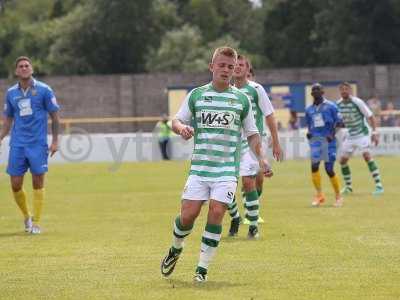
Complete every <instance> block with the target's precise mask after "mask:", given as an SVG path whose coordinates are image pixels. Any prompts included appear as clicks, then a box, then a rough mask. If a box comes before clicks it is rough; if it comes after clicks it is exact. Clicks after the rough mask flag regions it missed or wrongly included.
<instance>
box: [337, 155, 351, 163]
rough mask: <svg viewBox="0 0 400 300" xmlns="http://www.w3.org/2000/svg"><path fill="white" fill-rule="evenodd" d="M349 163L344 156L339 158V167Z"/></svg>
mask: <svg viewBox="0 0 400 300" xmlns="http://www.w3.org/2000/svg"><path fill="white" fill-rule="evenodd" d="M348 161H349V158H348V157H345V156H342V157H341V158H340V161H339V162H340V164H341V165H345V164H347V162H348Z"/></svg>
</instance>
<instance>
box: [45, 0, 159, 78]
mask: <svg viewBox="0 0 400 300" xmlns="http://www.w3.org/2000/svg"><path fill="white" fill-rule="evenodd" d="M152 3H153V1H152V0H140V1H139V0H136V1H128V2H127V1H123V0H115V1H108V0H91V1H88V2H87V3H85V4H84V5H80V6H78V7H77V8H76V9H75V10H74V11H73V12H71V13H70V14H68V15H67V16H66V17H65V18H63V20H61V21H60V22H59V23H58V26H57V29H56V30H55V43H54V45H53V46H52V48H51V53H50V56H49V58H50V60H51V63H52V66H53V71H54V72H56V73H80V74H82V73H94V72H95V73H102V74H110V73H128V72H133V73H135V72H141V71H143V70H144V57H145V55H146V53H147V49H148V47H149V44H150V43H151V42H152V39H154V35H153V34H154V30H155V29H154V27H153V23H152V7H153V6H152Z"/></svg>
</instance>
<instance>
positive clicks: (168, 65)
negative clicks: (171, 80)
mask: <svg viewBox="0 0 400 300" xmlns="http://www.w3.org/2000/svg"><path fill="white" fill-rule="evenodd" d="M239 44H240V43H239V41H236V40H235V39H233V38H232V37H231V36H230V35H225V36H222V37H221V38H219V39H216V40H214V41H212V42H209V43H207V42H205V41H204V38H203V37H202V34H201V32H200V30H199V29H198V28H197V27H193V26H190V25H188V24H186V25H184V26H183V27H182V28H181V29H176V30H172V31H169V32H167V33H166V34H165V36H164V37H163V38H162V41H161V45H160V47H159V48H158V49H152V50H151V51H150V55H149V56H148V57H147V65H146V66H147V70H148V71H173V72H178V71H183V72H202V71H206V70H207V69H208V64H209V62H210V58H211V56H212V54H213V51H214V50H215V49H216V48H217V47H221V46H230V47H233V48H235V49H239ZM239 50H240V49H239ZM240 51H241V50H240ZM242 53H245V52H244V51H242Z"/></svg>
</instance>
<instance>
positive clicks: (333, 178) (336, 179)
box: [329, 174, 340, 195]
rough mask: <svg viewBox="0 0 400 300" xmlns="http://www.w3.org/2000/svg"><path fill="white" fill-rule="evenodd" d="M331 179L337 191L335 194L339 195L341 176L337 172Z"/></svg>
mask: <svg viewBox="0 0 400 300" xmlns="http://www.w3.org/2000/svg"><path fill="white" fill-rule="evenodd" d="M329 179H330V180H331V184H332V187H333V190H334V191H335V194H336V195H338V194H339V193H340V183H339V177H338V176H337V175H336V174H335V176H333V177H329Z"/></svg>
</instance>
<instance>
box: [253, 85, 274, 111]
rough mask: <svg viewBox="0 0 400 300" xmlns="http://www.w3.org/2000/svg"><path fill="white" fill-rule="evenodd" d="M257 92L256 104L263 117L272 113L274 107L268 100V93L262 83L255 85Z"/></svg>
mask: <svg viewBox="0 0 400 300" xmlns="http://www.w3.org/2000/svg"><path fill="white" fill-rule="evenodd" d="M256 91H257V94H258V106H259V107H260V110H261V112H262V113H263V115H264V116H265V117H267V116H269V115H271V114H273V113H274V108H273V106H272V103H271V101H270V100H269V97H268V94H267V92H266V91H265V89H264V88H263V87H262V85H258V86H257V87H256Z"/></svg>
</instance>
